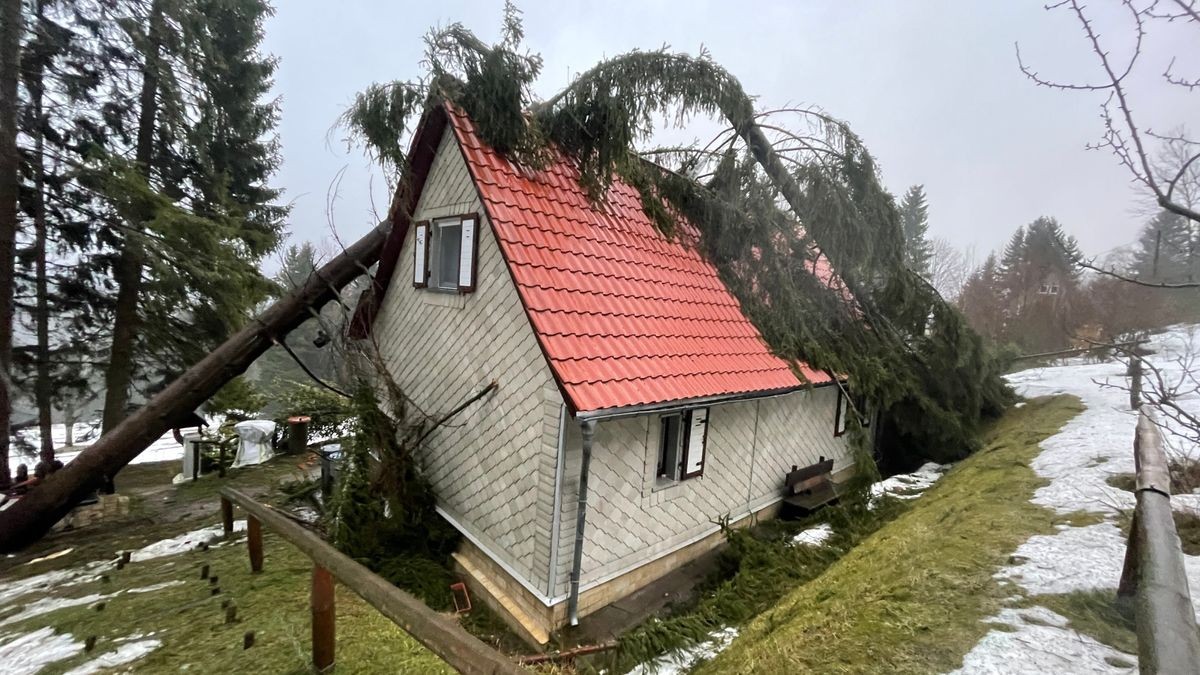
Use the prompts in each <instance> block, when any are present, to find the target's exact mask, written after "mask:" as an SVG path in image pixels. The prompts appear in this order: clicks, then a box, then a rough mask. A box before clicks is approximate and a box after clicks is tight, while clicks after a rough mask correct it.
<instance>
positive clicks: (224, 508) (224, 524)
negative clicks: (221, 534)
mask: <svg viewBox="0 0 1200 675" xmlns="http://www.w3.org/2000/svg"><path fill="white" fill-rule="evenodd" d="M221 528H222V529H224V530H225V534H230V533H232V532H233V502H231V501H229V500H228V499H226V498H225V497H221Z"/></svg>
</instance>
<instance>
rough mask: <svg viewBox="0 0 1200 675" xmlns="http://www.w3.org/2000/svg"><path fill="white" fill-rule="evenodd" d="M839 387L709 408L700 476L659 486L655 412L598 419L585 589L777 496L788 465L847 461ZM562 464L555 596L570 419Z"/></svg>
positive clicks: (571, 479) (570, 525)
mask: <svg viewBox="0 0 1200 675" xmlns="http://www.w3.org/2000/svg"><path fill="white" fill-rule="evenodd" d="M836 402H837V390H836V388H835V387H822V388H817V389H813V390H807V391H798V392H795V393H792V394H788V395H786V396H779V397H775V398H769V399H761V400H757V401H743V402H737V403H728V404H724V405H716V406H712V407H710V408H709V428H708V445H707V455H706V464H705V468H704V475H703V476H701V477H699V478H693V479H690V480H685V481H682V482H679V483H677V484H675V485H673V486H671V487H667V488H662V489H656V487H655V478H654V474H655V471H656V468H657V459H658V439H659V433H660V431H659V416H657V415H653V416H640V417H631V418H624V419H617V420H611V421H602V422H599V423H598V424H597V427H596V436H595V440H594V442H593V447H592V463H591V471H590V473H589V477H588V511H587V524H586V527H585V535H586V538H585V544H584V549H583V551H584V560H583V569H582V577H581V581H582V586H583V587H584V588H585V589H586V588H587V587H589V585H594V584H597V583H600V582H603V581H605V580H607V579H609V578H612V577H614V576H616V575H618V574H621V573H624V572H626V571H628V570H630V569H632V568H634V567H636V566H638V565H640V564H644V563H646V562H649V561H650V560H653V559H654V558H656V557H658V556H661V555H665V554H666V553H669V552H670V551H672V550H675V549H676V548H679V547H681V546H684V545H686V544H688V543H691V542H692V541H694V540H696V539H699V538H700V537H703V536H705V535H707V534H709V533H711V532H712V531H714V530H715V529H716V526H715V525H714V524H713V521H716V520H717V519H718V518H720V517H721V516H724V515H732V516H734V517H735V518H736V517H738V516H741V515H745V514H746V512H747V511H749V510H757V509H759V508H761V507H763V506H766V505H768V504H770V503H772V502H773V501H776V500H778V499H779V498H780V497H781V496H782V495H783V487H784V486H783V480H784V476H785V475H786V474H787V472H788V471H790V470H791V468H792V466H793V465H796V466H807V465H809V464H815V463H816V462H817V461H819V460H820V457H821V456H824V457H825V458H827V459H829V458H832V459H833V460H834V471H835V472H836V471H840V470H842V469H844V468H846V467H849V466H850V465H852V464H853V463H854V462H853V458H852V456H851V449H850V447H849V444H848V442H847V437H845V436H843V437H840V438H835V437H834V435H833V427H834V410H835V406H836ZM566 442H567V446H566V447H567V464H566V467H565V471H566V473H565V479H566V480H565V483H564V489H563V498H562V507H561V509H560V511H561V523H560V527H561V538H560V542H559V556H558V575H557V579H556V589H555V593H556V594H557V595H561V594H564V593H566V592H567V590H568V577H569V575H570V565H571V547H572V546H573V545H574V536H575V534H574V531H575V514H576V500H577V499H578V494H579V491H578V490H579V462H580V457H581V454H582V449H581V448H582V446H581V444H582V438H581V435H580V431H579V425H578V423H577V422H575V421H574V420H568V427H567V434H566Z"/></svg>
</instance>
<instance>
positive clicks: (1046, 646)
mask: <svg viewBox="0 0 1200 675" xmlns="http://www.w3.org/2000/svg"><path fill="white" fill-rule="evenodd" d="M988 623H994V624H1005V625H1007V626H1008V627H1009V628H1008V629H1007V630H991V631H989V632H988V634H987V635H985V636H984V637H983V639H982V640H980V641H979V644H977V645H975V647H974V648H973V649H971V651H970V652H968V653H967V655H966V657H965V658H963V665H962V668H959V669H958V670H955V671H953V672H952V673H951V675H968V674H969V675H1028V674H1029V673H1080V674H1083V673H1096V674H1097V675H1099V674H1102V673H1113V674H1122V675H1123V674H1126V673H1136V672H1137V658H1136V657H1134V656H1130V655H1129V654H1125V653H1123V652H1119V651H1117V650H1115V649H1113V648H1112V647H1109V646H1108V645H1106V644H1103V643H1101V642H1097V641H1096V640H1093V639H1092V638H1090V637H1088V636H1086V635H1083V634H1081V633H1077V632H1075V631H1073V630H1071V629H1070V628H1067V627H1066V626H1067V623H1068V622H1067V619H1066V618H1065V617H1063V616H1061V615H1059V614H1056V613H1054V612H1051V611H1050V610H1048V609H1046V608H1044V607H1030V608H1027V609H1019V610H1018V609H1003V610H1000V613H999V614H998V615H997V616H996V617H994V618H993V619H991V620H989V621H988ZM1105 659H1110V660H1109V661H1106V660H1105ZM1122 662H1123V663H1128V664H1131V665H1130V666H1129V667H1122V666H1116V665H1113V663H1122Z"/></svg>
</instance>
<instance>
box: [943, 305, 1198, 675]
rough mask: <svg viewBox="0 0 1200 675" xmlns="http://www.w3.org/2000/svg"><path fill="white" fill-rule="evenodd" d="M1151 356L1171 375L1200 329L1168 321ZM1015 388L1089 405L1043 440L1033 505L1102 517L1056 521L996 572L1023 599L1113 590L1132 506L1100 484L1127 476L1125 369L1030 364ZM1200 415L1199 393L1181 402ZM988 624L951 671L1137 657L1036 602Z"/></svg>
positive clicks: (1101, 668)
mask: <svg viewBox="0 0 1200 675" xmlns="http://www.w3.org/2000/svg"><path fill="white" fill-rule="evenodd" d="M1150 346H1151V348H1152V349H1153V350H1154V351H1155V352H1156V354H1155V355H1154V356H1151V357H1150V360H1151V361H1152V362H1153V363H1155V365H1157V366H1158V367H1160V368H1162V369H1163V370H1164V371H1165V372H1166V373H1167V374H1168V375H1172V374H1174V375H1178V373H1179V370H1180V365H1179V363H1178V362H1177V360H1178V359H1179V358H1180V357H1181V356H1183V355H1184V354H1185V353H1187V352H1188V351H1189V350H1191V351H1195V352H1200V329H1198V328H1197V327H1176V328H1174V329H1172V330H1170V331H1167V332H1166V333H1164V334H1162V335H1158V336H1156V337H1154V338H1153V339H1152V341H1151V345H1150ZM1009 381H1010V382H1011V383H1012V385H1013V386H1014V387H1015V388H1016V390H1017V392H1018V393H1020V394H1021V395H1023V396H1026V397H1035V396H1045V395H1050V394H1073V395H1075V396H1078V397H1079V398H1080V399H1081V400H1082V401H1083V403H1084V405H1085V406H1087V409H1086V410H1085V411H1084V412H1083V413H1081V414H1080V415H1079V416H1078V417H1076V418H1075V419H1073V420H1071V421H1070V422H1069V423H1067V425H1066V426H1065V427H1063V429H1062V430H1061V431H1060V432H1059V433H1057V434H1055V435H1054V436H1052V437H1050V438H1048V439H1046V440H1045V441H1044V442H1042V444H1041V448H1042V452H1041V454H1040V455H1038V457H1037V458H1036V459H1035V460H1034V462H1033V469H1034V471H1036V472H1037V473H1038V475H1039V476H1042V477H1044V478H1046V479H1047V480H1049V481H1050V482H1049V484H1048V485H1046V486H1045V487H1042V488H1040V489H1038V491H1037V492H1036V493H1035V495H1034V498H1033V502H1034V503H1035V504H1040V505H1043V506H1046V507H1048V508H1051V509H1053V510H1055V511H1057V512H1058V513H1061V514H1069V513H1073V512H1080V511H1086V512H1090V513H1095V514H1099V515H1101V516H1102V517H1103V518H1104V521H1103V522H1101V523H1098V524H1094V525H1088V526H1086V527H1072V526H1070V525H1066V524H1062V525H1059V526H1058V531H1057V532H1056V533H1054V534H1050V535H1037V536H1034V537H1031V538H1030V539H1029V540H1028V541H1026V542H1025V543H1024V544H1022V545H1021V546H1020V547H1019V548H1018V549H1017V550H1016V552H1015V553H1014V554H1013V556H1012V562H1013V564H1012V565H1010V566H1008V567H1005V568H1004V569H1001V570H1000V571H999V572H998V573H997V577H999V578H1001V579H1006V580H1009V581H1011V582H1013V583H1015V584H1016V585H1017V586H1019V587H1020V588H1021V589H1022V590H1024V591H1025V592H1026V593H1028V594H1030V595H1038V594H1057V593H1068V592H1071V591H1078V590H1093V589H1111V590H1113V592H1115V590H1116V587H1117V584H1118V582H1119V580H1120V576H1121V566H1122V563H1123V562H1124V555H1125V538H1124V537H1123V536H1122V534H1121V530H1120V528H1119V527H1118V526H1117V524H1116V515H1117V513H1118V511H1119V510H1122V509H1130V508H1132V507H1133V505H1134V497H1133V495H1132V494H1131V493H1129V492H1125V491H1123V490H1118V489H1116V488H1114V487H1112V486H1110V485H1109V484H1108V483H1107V480H1106V479H1107V478H1108V477H1109V476H1111V475H1114V474H1121V473H1132V472H1133V469H1134V466H1133V434H1134V428H1135V426H1136V424H1137V417H1136V415H1135V414H1134V413H1133V412H1132V411H1130V410H1129V396H1128V394H1127V392H1126V391H1124V390H1123V389H1120V388H1114V387H1107V386H1104V385H1105V384H1111V385H1118V386H1125V385H1126V382H1127V379H1126V376H1125V366H1124V365H1122V364H1120V363H1117V362H1110V363H1099V364H1095V363H1086V362H1082V361H1073V362H1071V363H1069V364H1067V365H1061V366H1056V367H1048V368H1034V369H1031V370H1025V371H1022V372H1019V373H1015V374H1013V375H1010V376H1009ZM1180 403H1181V404H1183V405H1185V406H1188V407H1189V408H1190V409H1192V410H1195V411H1198V412H1200V397H1196V396H1193V397H1191V398H1190V399H1189V398H1185V399H1182V400H1181V401H1180ZM1168 445H1169V446H1170V447H1169V452H1174V453H1179V454H1190V455H1192V456H1195V454H1196V452H1197V449H1196V448H1184V447H1180V446H1179V444H1178V443H1177V442H1175V443H1174V444H1173V442H1172V440H1171V439H1170V438H1169V436H1168ZM1191 497H1192V496H1191V495H1188V496H1184V497H1182V498H1180V499H1178V500H1173V501H1175V502H1178V503H1177V504H1176V508H1187V507H1188V506H1195V505H1196V501H1195V500H1193V499H1190V498H1191ZM1185 564H1186V567H1187V572H1188V583H1189V587H1190V588H1191V589H1192V593H1193V602H1195V600H1196V599H1197V598H1200V594H1198V592H1200V558H1198V557H1193V556H1185ZM989 623H994V624H1002V627H1001V629H999V630H992V631H990V632H989V633H988V634H987V636H985V637H984V639H983V640H981V641H980V642H979V644H977V645H976V646H975V647H974V649H972V650H971V652H970V653H968V654H967V656H966V658H965V660H964V664H963V668H962V669H961V670H959V671H956V672H961V673H986V674H988V675H993V674H995V675H1001V674H1004V675H1007V674H1016V673H1048V672H1053V673H1064V674H1065V673H1089V674H1090V673H1129V672H1134V671H1135V670H1136V666H1134V667H1132V668H1130V667H1125V666H1122V665H1117V664H1121V663H1132V664H1136V662H1137V659H1136V657H1134V656H1132V655H1128V654H1122V653H1120V652H1118V651H1116V650H1114V649H1112V648H1110V647H1108V646H1106V645H1103V644H1101V643H1099V642H1096V641H1095V640H1092V639H1091V638H1089V637H1087V636H1084V635H1081V634H1079V633H1077V632H1075V631H1073V630H1071V629H1070V628H1068V627H1067V626H1066V620H1065V619H1064V618H1063V617H1061V616H1059V615H1058V614H1055V613H1054V612H1051V611H1050V610H1048V609H1045V608H1043V607H1033V608H1027V609H1004V610H1002V611H1001V612H1000V613H999V615H997V616H996V617H993V618H992V619H990V620H989Z"/></svg>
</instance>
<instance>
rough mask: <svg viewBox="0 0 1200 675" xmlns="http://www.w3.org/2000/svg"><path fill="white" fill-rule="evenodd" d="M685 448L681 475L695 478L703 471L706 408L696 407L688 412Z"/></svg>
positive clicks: (706, 434) (706, 432) (706, 420)
mask: <svg viewBox="0 0 1200 675" xmlns="http://www.w3.org/2000/svg"><path fill="white" fill-rule="evenodd" d="M685 419H686V420H687V423H688V425H687V430H686V432H685V433H686V434H687V436H686V438H687V440H686V441H685V448H686V449H685V450H684V454H683V477H684V478H695V477H696V476H699V475H701V474H703V473H704V451H705V444H706V442H707V441H708V408H697V409H695V410H692V411H691V412H690V413H688V415H687V417H686V418H685Z"/></svg>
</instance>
